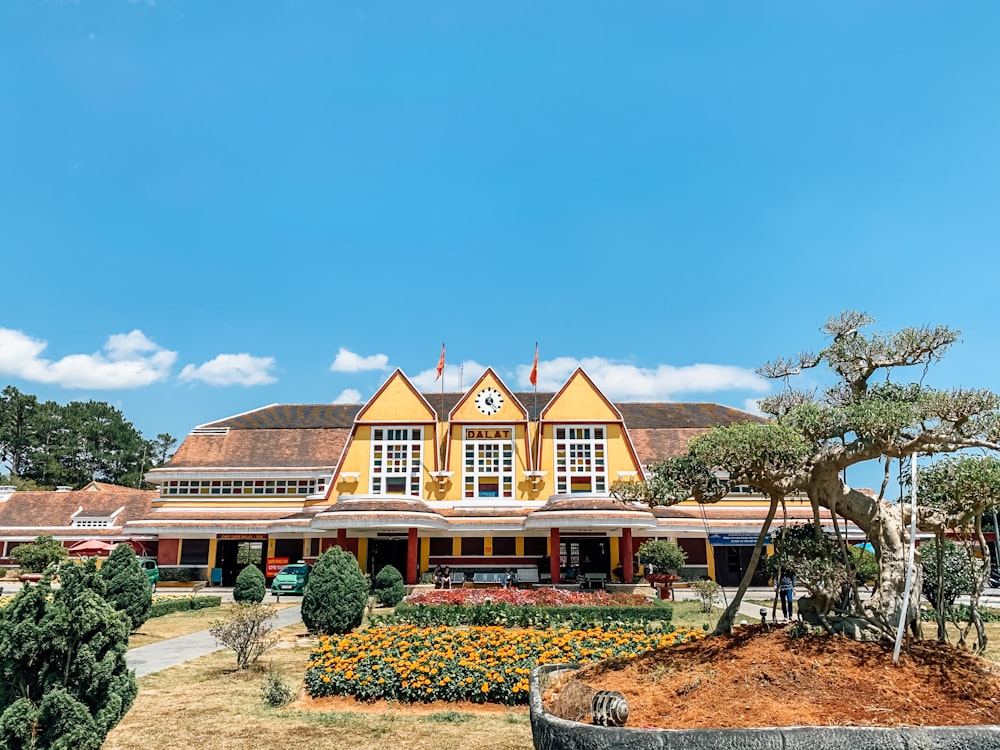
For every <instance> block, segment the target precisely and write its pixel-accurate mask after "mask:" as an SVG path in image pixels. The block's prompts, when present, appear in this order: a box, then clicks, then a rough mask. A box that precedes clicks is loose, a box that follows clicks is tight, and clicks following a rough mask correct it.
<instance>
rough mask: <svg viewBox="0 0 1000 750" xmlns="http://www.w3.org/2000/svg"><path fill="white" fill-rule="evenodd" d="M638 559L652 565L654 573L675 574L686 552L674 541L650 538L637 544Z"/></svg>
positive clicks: (681, 564)
mask: <svg viewBox="0 0 1000 750" xmlns="http://www.w3.org/2000/svg"><path fill="white" fill-rule="evenodd" d="M638 555H639V559H640V560H641V561H642V562H643V564H645V565H647V566H652V571H653V572H654V573H661V574H662V573H669V574H672V575H677V573H678V572H679V571H680V569H681V568H683V567H684V563H685V562H687V553H686V552H685V551H684V550H682V549H681V548H680V547H679V546H678V545H677V544H676V543H675V542H668V541H665V540H663V539H650V540H648V541H645V542H643V543H642V544H640V545H639V550H638Z"/></svg>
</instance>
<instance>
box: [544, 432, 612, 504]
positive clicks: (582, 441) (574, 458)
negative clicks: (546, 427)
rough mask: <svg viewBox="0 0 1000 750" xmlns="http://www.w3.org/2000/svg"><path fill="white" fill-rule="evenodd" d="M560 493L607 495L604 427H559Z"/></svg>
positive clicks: (556, 445) (557, 477)
mask: <svg viewBox="0 0 1000 750" xmlns="http://www.w3.org/2000/svg"><path fill="white" fill-rule="evenodd" d="M555 436H556V440H555V454H556V455H555V459H556V460H555V466H556V471H555V474H556V477H555V479H556V494H559V495H565V494H569V493H573V492H592V493H596V494H602V495H603V494H606V493H607V491H608V480H607V464H606V456H607V444H606V441H605V431H604V428H603V427H568V426H567V427H556V429H555Z"/></svg>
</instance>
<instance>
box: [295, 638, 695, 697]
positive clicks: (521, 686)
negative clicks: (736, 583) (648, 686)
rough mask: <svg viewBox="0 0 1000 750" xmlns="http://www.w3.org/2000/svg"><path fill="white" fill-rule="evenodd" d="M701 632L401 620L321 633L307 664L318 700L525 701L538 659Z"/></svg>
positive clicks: (590, 655) (625, 650)
mask: <svg viewBox="0 0 1000 750" xmlns="http://www.w3.org/2000/svg"><path fill="white" fill-rule="evenodd" d="M704 636H705V633H704V631H702V630H675V631H673V632H670V633H655V634H651V633H645V632H642V631H639V630H628V631H626V630H604V629H602V628H591V629H589V630H569V629H560V630H519V631H511V630H507V629H505V628H500V627H473V628H469V629H462V630H458V629H454V628H448V627H433V628H421V627H416V626H413V625H396V626H391V627H384V628H368V629H367V630H364V631H360V632H358V633H352V634H350V635H346V636H324V637H322V638H320V641H319V644H318V645H317V647H316V648H315V649H313V652H312V654H311V658H310V661H309V665H308V667H307V669H306V675H305V684H306V690H307V691H308V693H309V695H310V696H312V697H313V698H319V697H324V696H330V695H353V696H356V697H358V698H360V699H362V700H378V699H390V700H398V701H403V702H407V703H415V702H421V701H435V700H446V701H473V702H476V703H486V702H489V703H502V704H508V705H514V704H517V703H527V702H528V673H529V672H530V671H531V670H532V669H533V668H534V667H535V666H537V665H539V664H560V663H570V662H589V661H597V660H600V659H608V658H612V657H622V656H625V657H630V656H636V655H638V654H640V653H643V652H645V651H649V650H651V649H656V648H664V647H667V646H673V645H675V644H678V643H682V642H684V641H689V640H697V639H700V638H704Z"/></svg>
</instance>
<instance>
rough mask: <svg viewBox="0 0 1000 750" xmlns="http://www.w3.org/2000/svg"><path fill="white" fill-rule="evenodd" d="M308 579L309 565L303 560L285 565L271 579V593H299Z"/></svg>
mask: <svg viewBox="0 0 1000 750" xmlns="http://www.w3.org/2000/svg"><path fill="white" fill-rule="evenodd" d="M308 580H309V566H308V565H306V564H305V563H304V562H297V563H292V564H291V565H286V566H285V567H283V568H282V569H281V570H279V571H278V574H277V575H276V576H275V577H274V580H273V581H271V593H272V594H275V595H278V594H301V593H302V590H303V589H304V588H305V587H306V581H308Z"/></svg>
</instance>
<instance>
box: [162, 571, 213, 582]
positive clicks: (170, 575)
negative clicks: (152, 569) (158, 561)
mask: <svg viewBox="0 0 1000 750" xmlns="http://www.w3.org/2000/svg"><path fill="white" fill-rule="evenodd" d="M204 577H205V576H204V573H203V569H202V568H186V567H185V568H169V567H168V568H164V567H161V568H160V581H161V582H163V581H174V582H176V583H190V582H191V581H194V580H198V579H204Z"/></svg>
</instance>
